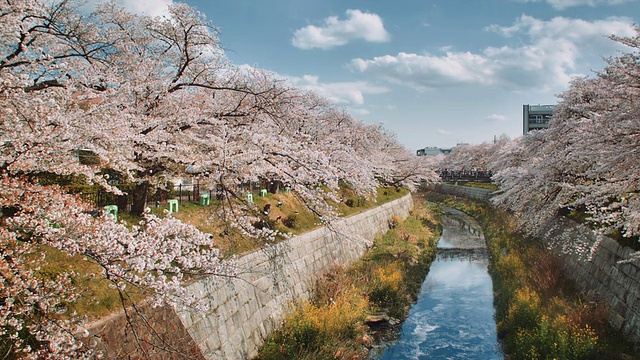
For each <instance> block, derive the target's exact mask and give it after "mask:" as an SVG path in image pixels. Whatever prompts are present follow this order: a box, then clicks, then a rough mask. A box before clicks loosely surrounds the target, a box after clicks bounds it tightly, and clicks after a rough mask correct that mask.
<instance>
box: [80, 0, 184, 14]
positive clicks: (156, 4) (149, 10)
mask: <svg viewBox="0 0 640 360" xmlns="http://www.w3.org/2000/svg"><path fill="white" fill-rule="evenodd" d="M105 1H107V0H89V1H88V5H94V4H98V3H103V2H105ZM116 3H117V4H118V5H120V6H122V7H124V8H125V9H126V10H127V11H129V12H132V13H134V14H139V15H150V16H153V17H155V16H162V15H165V14H166V13H167V8H168V7H169V5H171V4H173V0H144V1H141V0H116Z"/></svg>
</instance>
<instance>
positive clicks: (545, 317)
mask: <svg viewBox="0 0 640 360" xmlns="http://www.w3.org/2000/svg"><path fill="white" fill-rule="evenodd" d="M429 198H430V199H431V200H432V201H436V202H441V203H443V204H445V205H447V206H451V207H455V208H457V209H460V210H462V211H464V212H466V213H468V214H470V215H471V216H473V217H474V218H476V220H477V221H478V222H480V223H481V224H482V226H483V228H484V232H485V237H486V239H487V243H488V246H489V251H490V265H489V271H490V274H491V276H492V279H493V287H494V292H495V299H494V304H495V307H496V320H497V329H498V337H499V339H500V340H501V343H502V345H503V349H504V352H505V354H506V358H510V359H563V360H564V359H640V355H638V354H637V353H636V352H635V351H634V349H633V347H632V346H631V345H630V344H629V343H627V342H625V341H624V340H623V339H622V335H621V334H619V333H617V332H615V331H613V330H612V328H611V327H610V326H609V325H608V322H607V311H606V307H605V305H604V304H602V303H597V302H592V301H589V300H587V298H586V297H585V296H584V294H582V293H580V292H578V291H577V290H576V289H575V287H574V285H573V284H572V282H571V281H570V280H569V279H567V278H566V277H564V276H562V270H561V268H562V259H560V258H558V257H556V256H553V255H552V254H551V253H550V252H549V251H547V250H546V249H545V248H543V247H542V246H541V244H540V243H539V242H536V241H533V240H531V239H528V238H525V237H523V236H522V235H521V234H519V233H518V232H517V231H516V229H515V223H514V221H513V219H512V218H511V216H510V215H509V214H506V213H504V212H501V211H498V210H496V209H494V208H493V207H491V206H489V205H488V204H486V203H477V202H470V201H465V200H463V199H460V198H457V199H453V198H449V197H444V196H442V195H439V194H431V195H429Z"/></svg>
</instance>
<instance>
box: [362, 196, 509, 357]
mask: <svg viewBox="0 0 640 360" xmlns="http://www.w3.org/2000/svg"><path fill="white" fill-rule="evenodd" d="M447 212H448V214H446V215H443V218H442V223H443V232H442V236H441V237H440V240H439V241H438V253H437V257H436V260H435V261H434V262H433V264H431V269H430V271H429V275H428V276H427V278H426V279H425V281H424V283H423V284H422V289H421V292H420V294H419V296H418V301H417V302H416V304H414V305H413V306H412V308H411V310H410V313H409V316H408V318H407V319H406V320H405V322H404V324H403V326H402V330H401V331H400V334H399V337H398V339H397V340H396V341H394V342H392V343H390V344H388V345H387V346H385V347H383V348H382V349H380V350H379V351H376V353H375V354H372V357H371V358H372V359H382V360H390V359H393V360H397V359H502V358H503V355H502V353H501V351H500V347H499V344H498V341H497V337H496V326H495V320H494V308H493V290H492V284H491V278H490V277H489V273H488V270H487V265H488V257H487V250H486V245H485V241H484V235H483V234H482V231H481V230H480V226H479V225H478V224H477V223H476V222H475V220H473V219H472V218H470V217H469V216H467V215H465V214H463V213H461V212H459V211H457V210H455V209H447Z"/></svg>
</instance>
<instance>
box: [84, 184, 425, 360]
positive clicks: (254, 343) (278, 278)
mask: <svg viewBox="0 0 640 360" xmlns="http://www.w3.org/2000/svg"><path fill="white" fill-rule="evenodd" d="M411 209H413V199H412V197H411V195H410V194H409V195H406V196H404V197H402V198H401V199H398V200H395V201H393V202H390V203H387V204H384V205H381V206H379V207H376V208H374V209H371V210H368V211H365V212H363V213H360V214H357V215H353V216H350V217H348V218H346V219H342V220H340V221H337V222H336V223H334V224H333V226H332V228H331V229H328V228H326V227H323V228H319V229H316V230H313V231H310V232H307V233H305V234H302V235H299V236H295V237H292V238H291V239H289V240H287V241H284V242H281V243H278V244H276V245H274V246H271V247H268V248H266V249H261V250H257V251H255V252H252V253H250V254H248V255H245V256H243V257H241V258H240V259H238V260H237V261H236V264H235V266H236V267H237V269H238V270H239V275H238V276H237V277H234V278H223V277H216V276H212V277H209V278H206V279H203V280H200V281H198V282H195V283H193V284H191V285H189V286H188V287H187V291H188V292H189V294H191V295H194V296H197V297H198V298H205V299H206V301H207V302H208V305H209V308H210V311H209V312H207V313H202V312H197V311H194V310H191V311H181V312H178V313H176V312H175V311H173V310H171V309H167V308H165V309H142V311H141V313H140V314H139V315H138V314H133V313H132V315H134V316H133V317H134V318H133V321H134V323H136V324H138V323H144V324H141V325H140V326H137V325H136V328H137V331H138V333H136V334H132V333H131V332H130V331H127V330H126V329H127V327H126V322H125V321H124V316H115V317H113V318H112V319H110V320H108V321H103V322H102V323H101V324H99V325H96V326H95V327H94V329H93V330H92V331H91V337H90V339H89V340H88V341H89V342H90V343H92V346H93V347H94V348H97V349H99V350H101V351H102V352H103V353H104V354H105V358H131V359H138V358H139V359H142V358H144V359H149V358H151V359H250V358H252V357H255V356H256V355H257V352H258V350H259V348H260V346H261V345H262V344H263V342H264V339H265V337H266V336H267V335H268V334H269V333H271V332H272V331H273V330H275V329H277V328H278V327H279V326H280V325H281V324H282V320H283V317H284V314H285V313H286V311H287V310H289V309H290V306H291V305H292V302H293V301H295V300H302V299H308V297H309V294H310V290H312V287H313V286H314V285H315V282H316V280H317V279H318V278H319V277H320V276H322V275H323V274H325V273H327V272H328V271H329V270H330V269H331V268H332V267H334V266H336V265H341V266H348V265H350V264H352V263H353V262H355V261H356V260H358V259H359V258H360V257H361V256H362V255H363V254H364V252H365V250H366V249H367V248H368V245H370V244H371V242H372V241H373V240H374V239H375V237H376V236H377V235H381V234H384V233H385V232H386V231H387V230H388V229H389V220H390V219H391V217H392V216H394V215H395V216H397V217H399V218H400V219H404V218H406V217H407V216H408V215H409V211H410V210H411ZM141 340H142V341H141ZM140 348H143V352H141V351H140Z"/></svg>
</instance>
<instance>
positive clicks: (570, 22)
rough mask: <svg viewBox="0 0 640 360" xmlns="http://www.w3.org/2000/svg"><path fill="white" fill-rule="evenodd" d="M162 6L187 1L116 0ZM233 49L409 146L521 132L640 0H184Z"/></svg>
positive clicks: (613, 46) (610, 45)
mask: <svg viewBox="0 0 640 360" xmlns="http://www.w3.org/2000/svg"><path fill="white" fill-rule="evenodd" d="M118 1H119V2H120V3H121V4H123V5H124V6H125V7H126V8H127V9H129V10H131V11H135V12H138V13H144V14H148V15H154V16H156V15H162V13H163V11H164V10H165V9H166V7H167V6H168V5H169V4H171V3H172V2H174V1H179V0H146V1H145V0H118ZM180 1H183V2H186V3H187V4H189V5H191V6H193V7H195V8H196V9H197V10H198V11H200V12H202V13H203V14H204V15H205V16H206V17H207V19H208V20H210V21H211V22H212V23H213V25H214V26H215V27H216V28H218V30H219V38H220V43H221V45H222V47H223V48H224V49H225V52H226V55H227V57H228V58H229V59H230V60H231V61H232V62H233V63H234V64H236V65H238V66H244V65H248V66H255V67H259V68H262V69H266V70H268V71H271V72H273V73H275V74H277V76H279V77H282V78H285V79H287V80H288V81H289V82H290V83H291V84H293V85H295V86H298V87H302V88H305V89H311V90H314V91H316V92H318V93H319V94H320V95H322V96H324V97H327V98H329V99H331V100H332V101H333V103H334V104H335V105H336V106H338V107H340V108H344V109H345V110H346V111H347V112H348V113H350V114H351V115H352V116H353V117H354V118H356V119H359V120H362V121H363V122H365V123H368V124H382V125H383V127H384V128H385V129H388V130H390V131H392V132H393V133H395V134H396V135H397V139H398V140H399V141H400V142H401V143H402V144H403V145H405V146H406V147H407V148H408V149H410V150H413V151H415V150H417V149H421V148H424V147H430V146H436V147H441V148H451V147H453V146H455V145H456V144H457V143H461V142H464V143H470V144H480V143H483V142H490V141H493V139H494V137H495V136H498V137H499V136H503V135H507V136H509V137H511V138H515V137H518V136H521V135H522V105H523V104H556V103H557V102H558V100H559V99H558V97H557V95H558V94H560V93H562V92H563V91H566V90H567V89H568V87H569V85H570V81H571V79H572V78H574V77H577V76H590V77H593V76H594V74H595V72H596V71H598V70H602V69H603V68H604V66H605V65H606V62H605V61H604V59H605V58H607V57H610V56H614V55H615V54H616V53H619V52H620V51H627V52H628V51H630V50H629V49H625V48H624V47H623V46H622V45H620V44H618V43H616V42H614V41H612V40H610V39H609V38H608V37H607V36H608V35H611V34H616V35H619V36H634V35H635V30H634V26H635V25H634V24H640V0H482V1H480V0H395V1H389V0H180Z"/></svg>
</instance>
